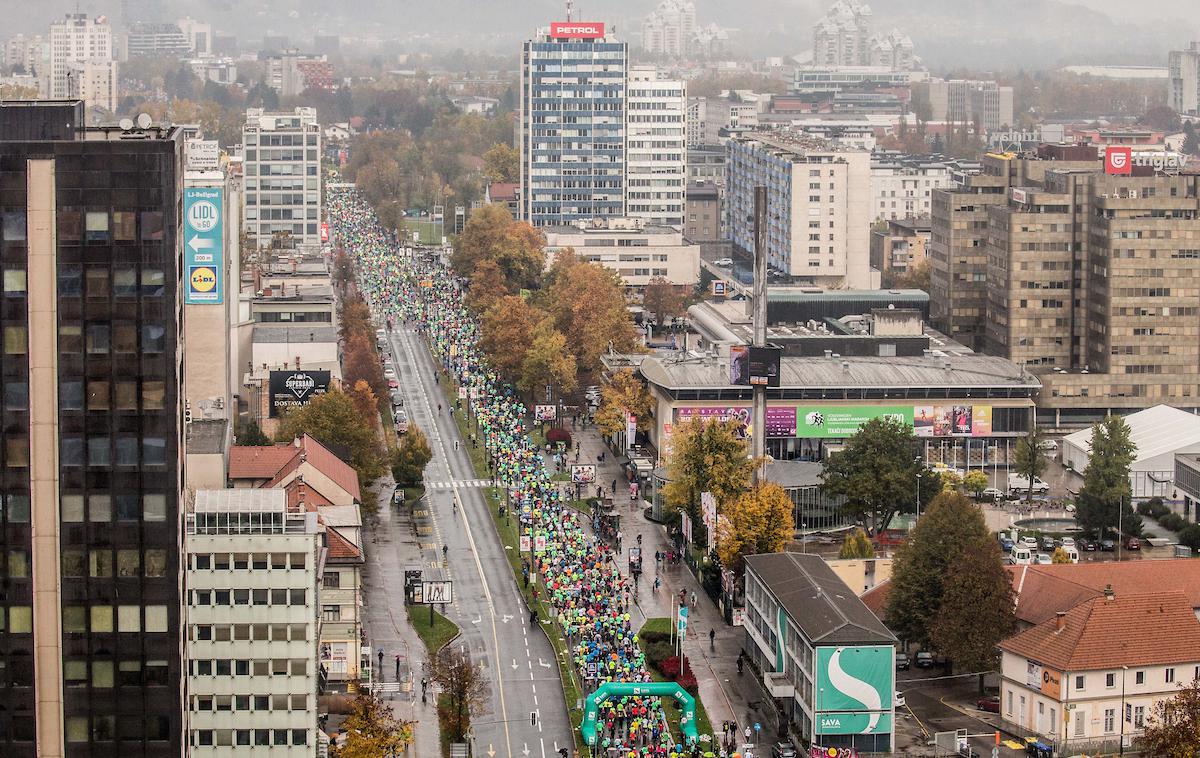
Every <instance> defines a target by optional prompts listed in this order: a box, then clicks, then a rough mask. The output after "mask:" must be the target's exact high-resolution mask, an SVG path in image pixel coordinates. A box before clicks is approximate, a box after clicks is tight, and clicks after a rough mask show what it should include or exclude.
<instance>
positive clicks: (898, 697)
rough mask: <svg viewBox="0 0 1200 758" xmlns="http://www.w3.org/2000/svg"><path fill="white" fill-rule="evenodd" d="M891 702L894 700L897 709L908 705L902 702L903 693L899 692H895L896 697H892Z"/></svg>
mask: <svg viewBox="0 0 1200 758" xmlns="http://www.w3.org/2000/svg"><path fill="white" fill-rule="evenodd" d="M893 700H895V702H896V707H897V708H903V707H904V706H906V705H908V703H907V702H906V701H905V700H904V693H903V692H901V691H900V690H896V697H894V698H893Z"/></svg>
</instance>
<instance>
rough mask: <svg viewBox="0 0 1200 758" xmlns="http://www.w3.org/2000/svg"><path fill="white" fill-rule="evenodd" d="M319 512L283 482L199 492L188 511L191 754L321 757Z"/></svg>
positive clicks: (204, 756) (203, 757)
mask: <svg viewBox="0 0 1200 758" xmlns="http://www.w3.org/2000/svg"><path fill="white" fill-rule="evenodd" d="M319 537H320V535H319V533H318V527H317V514H316V513H315V512H313V511H308V510H306V509H305V506H304V503H299V502H298V503H295V504H289V502H288V493H287V492H286V491H285V490H283V489H226V490H201V491H199V492H197V493H196V495H195V503H194V505H193V507H192V509H191V511H190V512H189V513H188V514H187V519H186V538H185V543H184V567H185V569H184V573H185V586H186V587H187V619H186V625H185V627H184V629H185V631H186V640H187V642H186V644H187V666H188V670H187V709H188V731H187V739H186V745H187V754H188V755H190V756H193V757H194V758H218V756H221V757H223V756H233V755H240V754H243V753H249V754H254V755H258V754H259V753H261V754H262V755H266V756H279V757H280V758H312V756H313V755H316V754H317V752H316V746H317V702H316V701H317V691H318V686H319V671H318V668H317V638H318V628H317V626H318V621H317V603H318V598H317V592H318V577H319V576H320V574H319V573H318V571H319V568H320V565H321V563H322V557H323V549H322V548H321V545H320V541H319Z"/></svg>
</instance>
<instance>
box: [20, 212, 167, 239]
mask: <svg viewBox="0 0 1200 758" xmlns="http://www.w3.org/2000/svg"><path fill="white" fill-rule="evenodd" d="M57 217H58V224H57V226H58V241H59V242H81V241H82V242H137V241H139V240H140V241H142V242H160V241H162V240H163V239H164V238H165V232H166V226H165V221H164V216H163V213H162V211H140V212H139V211H112V212H109V211H77V210H69V209H67V210H64V209H60V210H59V211H58V214H57ZM139 222H140V223H139ZM139 227H140V234H139ZM27 238H28V223H27V220H26V215H25V211H24V210H12V211H5V212H4V213H3V214H0V239H2V240H3V241H4V242H23V241H25V240H26V239H27Z"/></svg>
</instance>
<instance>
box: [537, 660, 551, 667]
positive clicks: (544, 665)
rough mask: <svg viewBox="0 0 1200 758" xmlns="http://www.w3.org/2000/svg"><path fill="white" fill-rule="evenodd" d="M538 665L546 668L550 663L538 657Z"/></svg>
mask: <svg viewBox="0 0 1200 758" xmlns="http://www.w3.org/2000/svg"><path fill="white" fill-rule="evenodd" d="M538 665H539V666H541V667H542V668H544V669H548V668H550V664H549V663H546V662H545V661H543V660H542V659H541V658H538Z"/></svg>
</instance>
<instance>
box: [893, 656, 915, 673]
mask: <svg viewBox="0 0 1200 758" xmlns="http://www.w3.org/2000/svg"><path fill="white" fill-rule="evenodd" d="M910 665H912V662H911V661H910V660H909V659H908V653H896V670H897V671H908V667H909V666H910Z"/></svg>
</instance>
